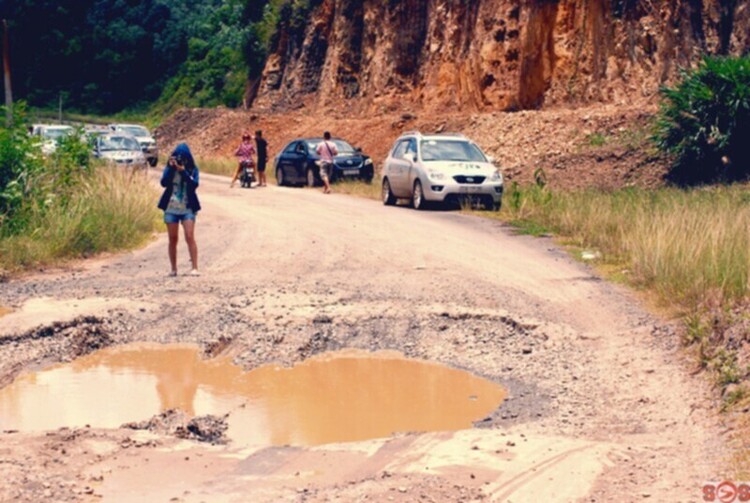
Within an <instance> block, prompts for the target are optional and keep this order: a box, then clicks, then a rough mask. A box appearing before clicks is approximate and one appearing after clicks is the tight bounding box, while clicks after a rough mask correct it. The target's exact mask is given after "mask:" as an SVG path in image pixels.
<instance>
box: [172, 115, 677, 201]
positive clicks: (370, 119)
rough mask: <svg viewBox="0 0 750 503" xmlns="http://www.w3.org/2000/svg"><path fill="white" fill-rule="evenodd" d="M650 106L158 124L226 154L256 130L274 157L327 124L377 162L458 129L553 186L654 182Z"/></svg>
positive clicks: (660, 169)
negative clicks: (404, 143) (412, 141)
mask: <svg viewBox="0 0 750 503" xmlns="http://www.w3.org/2000/svg"><path fill="white" fill-rule="evenodd" d="M653 112H654V109H653V107H646V108H641V107H624V108H623V107H616V106H609V105H608V106H596V107H587V108H582V109H575V110H572V109H554V110H543V111H523V112H517V113H504V112H495V113H474V114H458V113H453V114H429V115H428V114H426V113H425V114H421V113H416V112H411V111H408V110H405V111H401V112H393V113H388V114H380V115H377V114H373V115H368V114H366V115H364V116H353V115H352V114H349V113H347V112H346V111H345V110H341V109H339V110H332V111H330V112H328V113H326V114H322V113H314V112H311V111H310V112H306V111H296V112H289V113H278V114H274V113H268V114H266V113H259V112H254V111H249V112H248V111H240V110H227V109H221V108H220V109H184V110H181V111H179V112H177V113H175V114H174V115H172V116H171V117H170V118H169V119H168V120H167V121H166V122H165V123H164V124H163V125H162V126H161V127H160V128H159V129H158V131H157V134H158V137H159V141H160V142H161V143H162V145H164V146H165V147H167V148H171V147H172V146H174V145H175V144H176V143H177V142H179V141H187V142H188V143H189V144H190V146H191V148H193V150H194V151H195V153H196V154H197V156H198V157H209V156H231V155H232V154H233V152H234V149H235V148H236V147H237V144H238V143H239V138H240V135H241V133H242V132H243V131H255V130H257V129H261V130H263V132H264V136H265V137H266V138H267V139H268V141H269V145H270V155H271V156H275V155H276V154H277V153H278V151H279V150H280V149H281V148H283V147H284V145H286V143H287V142H288V141H290V140H292V139H294V138H298V137H305V136H320V135H322V132H323V130H330V131H331V132H332V133H333V134H334V135H335V136H340V137H342V138H344V139H346V140H348V141H349V142H350V143H352V144H353V145H355V146H359V147H362V148H363V149H364V151H365V152H366V153H367V154H369V155H370V156H372V158H373V159H374V161H375V164H376V166H378V168H379V167H380V166H382V162H383V160H384V159H385V158H386V156H387V155H388V151H389V150H390V148H391V147H392V145H393V142H394V141H395V140H396V138H398V136H399V135H400V134H402V133H403V132H405V131H410V130H419V131H422V132H424V133H431V132H458V133H463V134H466V135H467V136H468V137H470V138H471V139H473V140H474V141H476V142H477V143H478V144H479V145H480V146H481V147H482V149H484V151H485V152H486V153H487V154H488V155H491V156H493V157H495V158H496V159H497V161H498V162H499V164H500V166H501V168H502V170H503V173H504V174H505V175H506V178H508V179H509V180H512V181H517V182H518V183H528V182H532V181H533V180H534V176H535V173H537V172H538V170H539V169H540V168H541V169H542V170H543V171H544V175H545V176H546V178H547V181H548V182H549V183H550V184H551V185H552V186H554V187H560V188H573V187H589V186H594V187H602V188H613V187H622V186H631V185H638V186H656V185H659V184H661V183H662V177H663V175H664V173H665V170H666V162H665V161H664V159H661V158H659V156H658V155H657V154H656V152H655V151H654V149H653V146H652V145H651V144H650V143H649V141H648V136H649V127H650V121H651V118H652V116H653Z"/></svg>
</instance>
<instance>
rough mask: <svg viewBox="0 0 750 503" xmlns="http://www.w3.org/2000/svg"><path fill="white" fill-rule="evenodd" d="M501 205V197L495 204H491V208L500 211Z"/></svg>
mask: <svg viewBox="0 0 750 503" xmlns="http://www.w3.org/2000/svg"><path fill="white" fill-rule="evenodd" d="M502 207H503V200H502V199H500V200H499V201H498V202H496V203H495V204H494V205H493V208H492V209H493V210H495V211H500V208H502Z"/></svg>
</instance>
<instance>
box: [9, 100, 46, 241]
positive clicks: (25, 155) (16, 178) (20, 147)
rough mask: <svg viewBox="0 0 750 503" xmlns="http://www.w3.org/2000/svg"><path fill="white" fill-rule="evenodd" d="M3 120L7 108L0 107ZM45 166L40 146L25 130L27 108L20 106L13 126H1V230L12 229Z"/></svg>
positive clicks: (15, 110) (17, 108) (17, 106)
mask: <svg viewBox="0 0 750 503" xmlns="http://www.w3.org/2000/svg"><path fill="white" fill-rule="evenodd" d="M0 116H3V117H4V116H5V107H0ZM42 166H43V162H42V154H41V150H40V148H39V145H38V142H36V141H35V140H34V139H33V138H32V137H31V136H29V134H28V132H27V129H26V113H25V106H24V105H23V104H18V105H16V107H15V109H14V114H13V116H12V122H11V124H9V125H8V124H5V123H3V125H2V126H0V228H2V227H3V226H7V225H10V223H11V222H10V219H11V218H12V217H13V216H14V215H15V214H16V213H17V212H18V210H19V209H20V208H21V206H22V204H23V202H24V200H25V198H26V196H27V194H28V192H29V191H30V189H31V184H30V180H31V178H32V177H33V176H34V175H35V174H36V173H38V172H39V171H40V170H41V168H42Z"/></svg>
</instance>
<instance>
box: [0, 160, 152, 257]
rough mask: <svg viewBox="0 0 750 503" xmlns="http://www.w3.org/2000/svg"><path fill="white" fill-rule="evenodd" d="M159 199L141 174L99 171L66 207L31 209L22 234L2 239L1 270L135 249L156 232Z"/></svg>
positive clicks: (113, 170) (109, 170)
mask: <svg viewBox="0 0 750 503" xmlns="http://www.w3.org/2000/svg"><path fill="white" fill-rule="evenodd" d="M157 199H158V193H157V192H156V189H155V188H153V186H152V185H150V184H149V182H148V179H147V178H146V176H145V175H144V174H141V173H132V172H131V171H130V170H120V169H119V168H107V167H99V168H98V169H95V170H94V172H93V173H92V174H90V175H88V176H87V177H86V178H85V179H83V180H82V181H81V182H80V184H79V185H78V186H77V188H76V191H75V192H74V193H73V194H72V195H71V197H70V199H69V200H68V201H67V202H66V204H65V206H64V207H61V208H58V209H52V210H50V209H49V208H30V209H29V214H28V217H27V218H28V221H27V223H26V226H25V229H24V231H23V232H21V233H19V234H13V235H9V236H6V237H2V238H0V268H3V269H7V270H19V269H22V268H24V267H29V266H33V265H38V264H49V263H52V262H56V261H59V260H61V259H67V258H75V257H85V256H89V255H92V254H94V253H98V252H105V251H113V250H119V249H123V248H132V247H136V246H138V245H140V244H142V243H143V242H144V241H145V240H146V239H147V238H148V236H149V235H150V234H151V233H152V232H153V231H154V230H156V229H157V228H158V222H159V212H158V211H157V210H156V201H157Z"/></svg>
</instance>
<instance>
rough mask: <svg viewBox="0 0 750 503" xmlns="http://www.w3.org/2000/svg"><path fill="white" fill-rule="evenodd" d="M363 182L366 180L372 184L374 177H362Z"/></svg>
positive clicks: (368, 183)
mask: <svg viewBox="0 0 750 503" xmlns="http://www.w3.org/2000/svg"><path fill="white" fill-rule="evenodd" d="M362 181H363V182H365V183H366V184H367V185H370V184H371V183H372V177H371V176H366V177H364V178H363V179H362Z"/></svg>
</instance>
